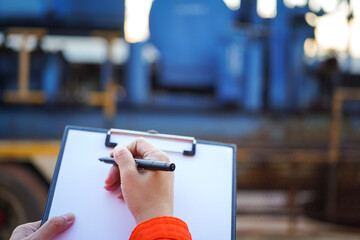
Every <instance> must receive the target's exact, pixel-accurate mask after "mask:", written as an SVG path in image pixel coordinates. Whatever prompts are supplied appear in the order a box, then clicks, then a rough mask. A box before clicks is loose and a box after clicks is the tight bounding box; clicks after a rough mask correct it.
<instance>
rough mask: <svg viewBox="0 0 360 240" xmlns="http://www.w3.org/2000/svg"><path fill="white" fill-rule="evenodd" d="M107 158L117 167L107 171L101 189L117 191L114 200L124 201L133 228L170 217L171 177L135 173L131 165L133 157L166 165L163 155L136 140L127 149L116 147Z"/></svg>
mask: <svg viewBox="0 0 360 240" xmlns="http://www.w3.org/2000/svg"><path fill="white" fill-rule="evenodd" d="M110 156H111V157H114V158H115V161H116V163H117V164H118V166H119V167H116V166H113V167H112V168H111V169H110V172H109V175H108V177H107V179H106V180H105V189H106V190H108V191H113V192H114V191H116V190H120V194H119V195H118V198H121V199H124V200H125V203H126V204H127V206H128V208H129V209H130V211H131V213H132V215H133V216H134V218H135V221H136V224H139V223H142V222H144V221H146V220H149V219H151V218H154V217H161V216H173V209H174V173H173V172H165V171H150V170H138V169H137V167H136V164H135V161H134V157H135V158H142V159H149V160H157V161H164V162H170V160H169V157H168V156H167V155H166V154H165V153H164V152H163V151H161V150H159V149H158V148H156V147H155V146H153V145H152V144H150V143H149V142H148V141H146V140H145V139H144V138H138V139H137V140H135V141H134V142H132V143H130V144H129V145H128V146H127V147H124V146H117V147H116V148H115V149H114V150H113V151H112V152H111V153H110ZM119 188H120V189H119Z"/></svg>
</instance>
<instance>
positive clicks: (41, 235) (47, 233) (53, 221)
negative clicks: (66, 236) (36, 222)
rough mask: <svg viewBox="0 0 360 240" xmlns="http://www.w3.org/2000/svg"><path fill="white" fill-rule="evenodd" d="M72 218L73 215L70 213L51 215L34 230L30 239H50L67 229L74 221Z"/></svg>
mask: <svg viewBox="0 0 360 240" xmlns="http://www.w3.org/2000/svg"><path fill="white" fill-rule="evenodd" d="M74 220H75V216H74V214H72V213H67V214H65V215H62V216H58V217H52V218H50V220H48V221H47V222H46V223H45V224H44V225H43V226H41V227H40V228H39V230H38V231H36V232H35V234H34V236H33V238H32V239H50V238H52V237H54V236H55V235H57V234H59V233H62V232H63V231H65V230H66V229H68V228H69V227H70V226H71V225H72V224H73V223H74Z"/></svg>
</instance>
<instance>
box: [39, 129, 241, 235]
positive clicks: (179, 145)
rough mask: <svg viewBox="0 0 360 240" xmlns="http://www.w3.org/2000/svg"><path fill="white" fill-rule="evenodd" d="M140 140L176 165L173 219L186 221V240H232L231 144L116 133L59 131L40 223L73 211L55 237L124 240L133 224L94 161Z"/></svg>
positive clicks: (233, 189)
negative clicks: (68, 222) (71, 218)
mask: <svg viewBox="0 0 360 240" xmlns="http://www.w3.org/2000/svg"><path fill="white" fill-rule="evenodd" d="M140 136H141V137H144V138H145V139H146V140H148V141H149V142H151V143H152V144H154V145H155V146H156V147H158V148H160V149H161V150H163V151H165V152H166V153H167V154H168V156H169V158H170V161H171V162H173V163H175V164H176V169H175V172H174V178H175V185H174V217H178V218H180V219H182V220H184V221H185V222H186V223H187V225H188V227H189V230H190V233H191V235H192V238H193V239H194V240H198V239H199V240H201V239H207V240H212V239H213V240H218V239H232V240H235V239H236V146H235V145H231V144H223V143H216V142H208V141H201V140H200V141H198V140H196V139H195V138H192V137H184V136H175V135H167V134H157V133H148V132H137V131H129V130H121V129H110V130H106V129H95V128H86V127H78V126H67V127H66V128H65V132H64V136H63V140H62V144H61V148H60V152H59V157H58V160H57V164H56V167H55V171H54V175H53V180H52V182H51V186H50V190H49V194H48V199H47V203H46V206H45V210H44V215H43V219H42V224H43V223H45V222H46V221H47V220H48V219H49V218H51V217H52V216H58V215H62V214H64V213H67V212H73V213H74V214H75V216H76V220H75V223H74V224H73V226H72V227H71V228H70V229H68V230H67V231H65V232H63V233H62V234H60V235H58V236H57V237H56V239H59V240H62V239H67V240H69V239H107V240H112V239H114V240H115V239H116V240H119V239H129V237H130V235H131V232H132V231H133V229H134V228H135V227H136V224H135V220H134V218H133V216H132V215H131V213H130V211H129V209H128V208H127V207H126V204H125V202H124V201H123V200H120V199H118V198H116V194H114V193H111V192H108V191H106V190H105V189H104V181H105V179H106V177H107V175H108V172H109V169H110V168H111V165H109V164H104V163H102V162H100V161H98V158H99V157H102V156H108V155H109V153H110V151H111V150H112V149H113V148H114V147H115V146H116V145H117V144H122V145H124V146H126V145H127V144H129V143H130V142H132V141H133V140H135V139H136V138H138V137H140ZM144 201H146V200H145V199H144Z"/></svg>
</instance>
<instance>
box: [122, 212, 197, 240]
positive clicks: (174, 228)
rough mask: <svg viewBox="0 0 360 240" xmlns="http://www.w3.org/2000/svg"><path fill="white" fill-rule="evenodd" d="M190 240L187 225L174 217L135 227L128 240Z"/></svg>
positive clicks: (143, 223)
mask: <svg viewBox="0 0 360 240" xmlns="http://www.w3.org/2000/svg"><path fill="white" fill-rule="evenodd" d="M154 239H176V240H191V235H190V232H189V229H188V226H187V224H186V223H185V222H184V221H182V220H180V219H179V218H175V217H156V218H152V219H150V220H147V221H145V222H142V223H140V224H139V225H137V226H136V228H135V229H134V231H133V232H132V234H131V236H130V239H129V240H154Z"/></svg>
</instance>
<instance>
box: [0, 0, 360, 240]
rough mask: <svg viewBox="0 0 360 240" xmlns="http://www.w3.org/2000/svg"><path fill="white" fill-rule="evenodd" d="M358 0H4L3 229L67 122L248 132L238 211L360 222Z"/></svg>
mask: <svg viewBox="0 0 360 240" xmlns="http://www.w3.org/2000/svg"><path fill="white" fill-rule="evenodd" d="M357 2H358V1H357V0H352V1H348V0H339V1H325V0H324V1H317V0H309V1H306V0H296V1H294V0H271V1H270V0H241V1H240V0H226V1H222V0H154V1H152V0H103V1H98V0H33V1H22V0H12V1H6V0H0V138H1V141H0V161H1V163H0V239H1V238H5V239H7V238H8V234H9V232H10V231H11V228H12V227H13V226H15V225H17V224H19V223H21V222H25V221H30V220H34V219H39V218H41V214H42V209H41V206H43V202H44V201H45V195H46V194H45V193H46V187H47V186H49V182H50V179H51V176H52V171H53V169H54V163H55V160H56V156H57V154H58V147H59V145H60V143H59V139H60V138H61V136H62V133H63V130H64V127H65V125H81V126H89V127H97V128H110V127H117V128H122V129H133V130H139V131H147V130H148V129H156V130H158V131H159V132H160V133H162V132H166V133H170V134H177V135H189V136H195V137H196V138H199V139H208V140H215V141H221V142H231V143H236V144H238V163H239V165H238V190H239V192H240V194H239V195H238V201H239V207H238V213H239V215H240V216H245V217H248V216H250V215H262V214H264V215H266V216H271V217H274V216H281V217H283V218H284V219H285V220H286V223H287V225H286V226H287V228H286V233H288V234H289V235H291V236H293V235H294V234H296V230H297V229H298V228H300V227H301V224H297V223H298V222H299V221H300V220H299V218H301V217H304V216H305V215H306V216H312V217H314V218H318V219H322V220H325V221H331V222H335V223H346V224H353V225H357V226H358V224H359V220H358V219H359V218H358V216H355V215H356V214H352V218H351V217H349V216H350V215H348V213H350V212H352V211H357V208H355V207H354V206H355V205H356V204H354V202H357V201H358V200H359V199H358V196H359V194H358V183H359V179H360V178H359V171H358V167H359V166H358V165H359V161H358V159H359V156H360V152H359V140H358V139H359V135H360V131H359V129H360V128H359V124H360V123H359V116H358V113H359V110H360V103H359V102H358V101H357V100H358V93H357V92H358V91H359V90H358V89H359V87H360V71H359V69H360V67H359V64H360V61H359V56H360V55H357V54H359V53H360V50H359V49H360V48H358V46H359V44H358V43H359V40H358V39H360V38H359V36H360V35H359V34H358V32H359V31H357V29H358V26H359V25H358V23H359V21H358V20H357V19H359V17H358V16H360V14H359V12H360V11H359V10H357V8H358V9H360V5H359V6H358V7H356V6H357V5H356V4H358V3H357ZM337 23H339V24H338V25H337ZM329 26H330V27H329ZM358 35H359V36H358ZM329 52H330V53H334V54H328V53H329ZM335 53H336V55H335ZM356 56H357V57H356ZM346 99H348V100H351V101H347V100H346ZM353 100H354V101H353ZM331 109H332V111H333V112H332V114H333V115H332V118H333V119H331V114H330V110H331ZM342 116H344V117H342ZM341 123H342V124H341ZM340 126H341V127H340ZM340 129H341V134H340ZM329 133H330V134H329ZM329 137H330V140H329ZM340 139H341V141H340ZM329 142H330V144H329ZM329 166H330V167H329ZM347 173H348V175H347ZM343 177H344V179H342V178H343ZM347 177H348V178H347ZM30 178H31V179H33V180H31V181H30V180H28V179H30ZM44 186H45V187H44ZM32 188H34V189H36V191H37V192H36V193H35V192H32V191H31V189H32ZM19 189H20V190H19ZM262 198H264V199H265V200H263V199H262ZM257 203H259V204H257ZM263 203H269V205H266V204H265V206H264V204H263ZM261 204H263V205H262V206H259V205H261ZM345 206H346V207H345ZM24 209H27V210H24ZM29 209H30V210H29ZM344 214H345V215H346V216H345V215H344ZM299 216H301V217H299ZM258 225H259V224H258ZM239 229H241V228H239ZM245 232H246V231H245ZM3 236H6V237H3Z"/></svg>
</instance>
